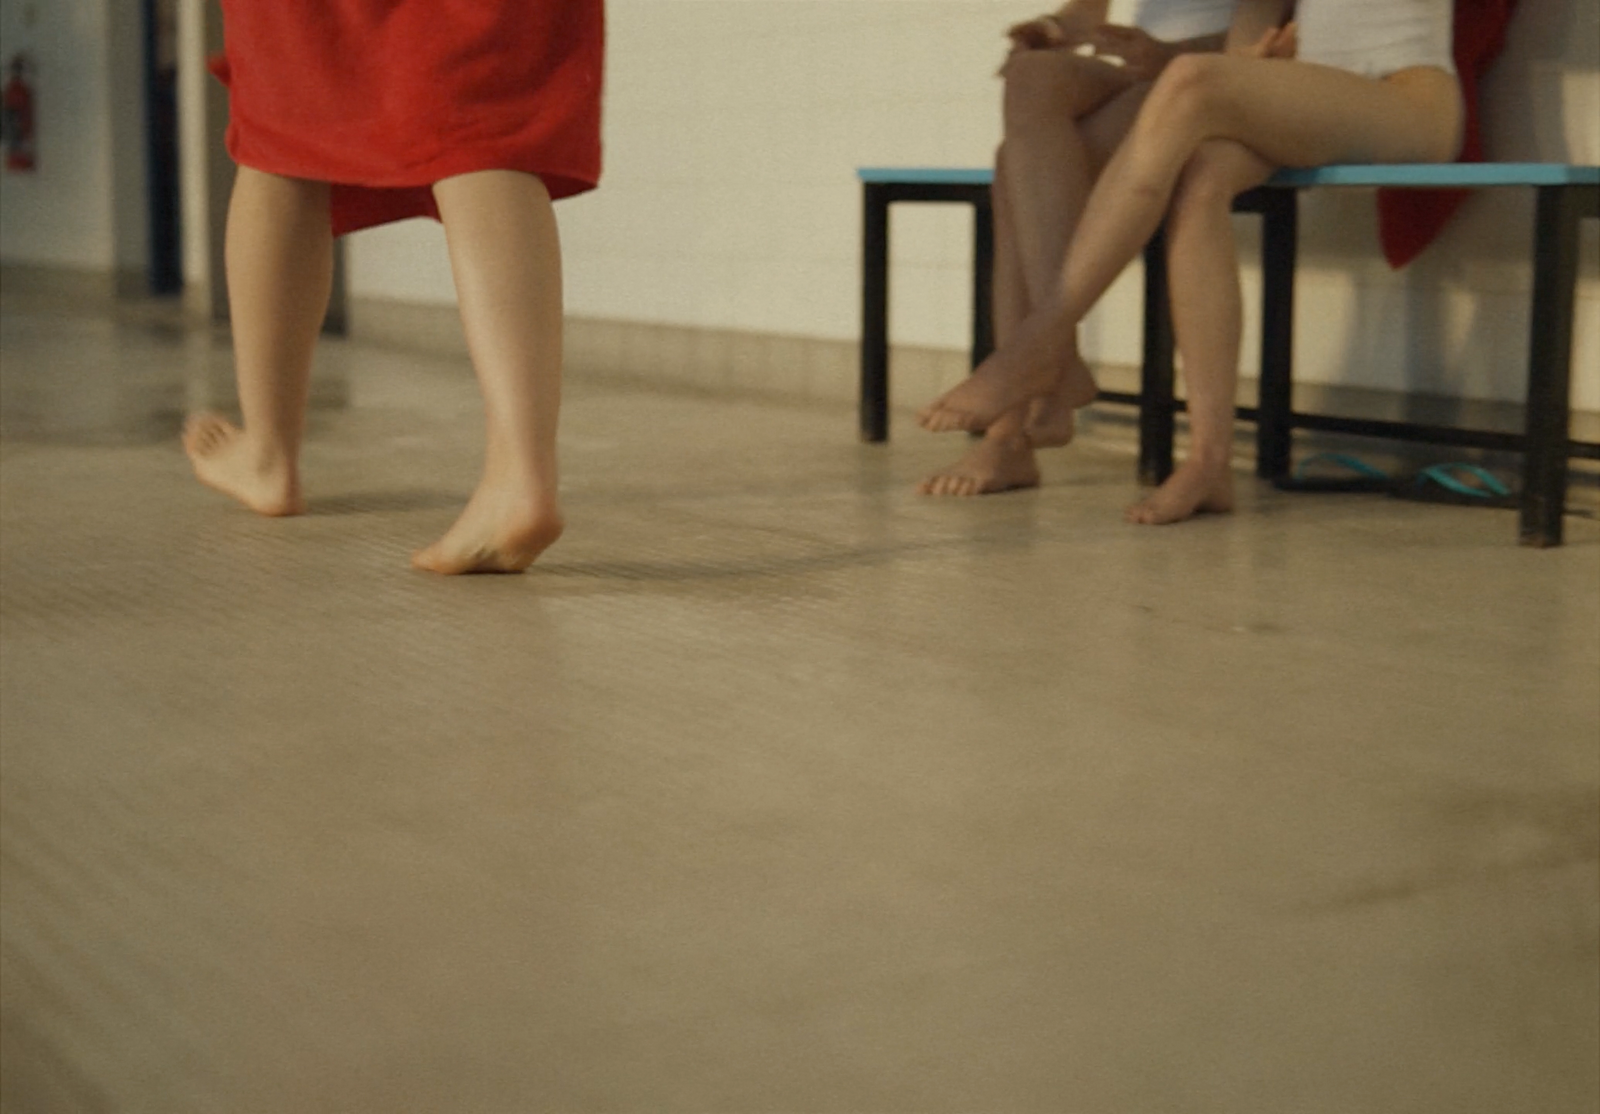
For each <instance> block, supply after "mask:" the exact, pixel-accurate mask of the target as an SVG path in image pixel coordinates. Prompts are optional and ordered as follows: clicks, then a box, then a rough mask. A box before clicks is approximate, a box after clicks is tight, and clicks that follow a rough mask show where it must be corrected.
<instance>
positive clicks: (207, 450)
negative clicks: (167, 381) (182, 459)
mask: <svg viewBox="0 0 1600 1114" xmlns="http://www.w3.org/2000/svg"><path fill="white" fill-rule="evenodd" d="M183 451H184V452H186V453H187V454H189V463H190V464H191V465H193V466H194V474H195V475H196V476H198V477H199V479H200V482H201V483H203V484H205V485H206V486H207V487H209V488H212V489H213V490H216V491H220V492H222V494H224V495H230V496H232V497H233V498H235V499H237V500H239V502H241V503H243V504H244V505H245V506H247V507H249V508H250V509H251V510H253V511H255V512H256V513H257V514H264V515H270V516H272V517H280V516H283V515H292V514H303V513H304V512H305V509H306V507H305V500H304V499H302V498H301V496H300V479H299V476H298V475H297V473H296V469H295V465H294V464H293V462H291V461H287V460H274V459H272V458H271V456H270V455H268V454H265V453H263V452H261V450H260V449H259V448H258V446H256V445H255V444H254V443H253V442H252V441H251V439H250V436H249V435H248V434H247V433H246V432H245V431H244V430H242V429H240V428H239V427H238V426H236V425H234V424H233V423H232V422H230V421H228V420H227V419H226V418H223V417H222V416H221V415H218V414H195V415H193V416H191V417H190V418H189V420H188V421H186V422H184V424H183Z"/></svg>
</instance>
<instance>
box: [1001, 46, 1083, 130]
mask: <svg viewBox="0 0 1600 1114" xmlns="http://www.w3.org/2000/svg"><path fill="white" fill-rule="evenodd" d="M1085 61H1087V60H1086V59H1084V58H1081V57H1079V56H1078V55H1076V54H1072V53H1070V52H1067V51H1060V50H1024V51H1019V52H1018V53H1016V54H1013V55H1012V56H1011V57H1010V58H1009V59H1007V61H1006V64H1005V68H1004V69H1003V70H1001V76H1002V77H1003V78H1004V80H1005V94H1004V97H1003V100H1002V104H1003V112H1004V117H1005V128H1006V133H1007V134H1008V135H1009V134H1013V133H1023V134H1026V133H1027V132H1029V131H1033V130H1037V129H1040V128H1049V129H1058V128H1063V127H1067V126H1070V125H1071V123H1072V121H1074V120H1075V119H1077V118H1078V117H1079V116H1081V115H1082V114H1083V113H1084V112H1086V111H1088V109H1089V108H1090V107H1092V106H1090V105H1088V104H1087V102H1088V101H1089V99H1090V98H1091V96H1092V94H1093V92H1094V90H1093V88H1092V86H1091V83H1090V81H1089V80H1088V76H1087V74H1086V73H1085V72H1084V66H1083V63H1084V62H1085Z"/></svg>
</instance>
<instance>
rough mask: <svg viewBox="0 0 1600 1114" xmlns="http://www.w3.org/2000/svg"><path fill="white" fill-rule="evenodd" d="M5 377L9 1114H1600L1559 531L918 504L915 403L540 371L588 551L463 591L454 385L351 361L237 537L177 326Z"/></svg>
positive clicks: (41, 334) (100, 329) (1310, 501)
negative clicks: (893, 413) (870, 414)
mask: <svg viewBox="0 0 1600 1114" xmlns="http://www.w3.org/2000/svg"><path fill="white" fill-rule="evenodd" d="M0 354H3V357H4V384H5V390H6V393H5V396H4V399H3V403H4V414H5V419H6V420H5V427H4V433H5V435H6V436H5V440H4V444H3V447H0V464H3V468H0V527H3V533H0V556H3V561H4V564H3V581H0V654H3V656H0V728H3V735H0V743H3V748H4V750H3V758H4V768H3V773H4V776H3V779H0V803H3V806H4V810H3V815H0V821H3V833H4V842H3V852H4V868H5V874H4V903H3V905H4V909H3V912H4V937H3V948H0V961H3V966H0V976H3V980H4V982H3V986H4V989H3V1007H4V1026H3V1036H4V1064H3V1069H4V1070H3V1072H0V1079H3V1104H4V1110H5V1112H6V1114H57V1112H62V1111H84V1112H90V1114H110V1112H116V1114H124V1112H127V1114H133V1112H138V1114H146V1112H149V1114H157V1112H159V1114H187V1112H191V1111H192V1112H205V1114H219V1112H220V1114H255V1112H261V1114H313V1112H319V1114H320V1112H328V1114H334V1112H339V1114H366V1112H374V1114H391V1112H399V1111H407V1112H410V1111H429V1112H435V1111H437V1112H447V1114H491V1112H492V1114H511V1112H523V1111H527V1112H563V1111H573V1112H577V1111H608V1112H609V1111H630V1112H634V1111H636V1112H640V1114H656V1112H667V1111H695V1112H718V1114H747V1112H748V1114H754V1112H757V1111H760V1112H774V1111H785V1112H819V1114H820V1112H837V1114H866V1112H888V1111H895V1112H929V1114H934V1112H973V1114H978V1112H982V1114H1013V1112H1018V1114H1020V1112H1024V1111H1027V1112H1034V1111H1038V1112H1071V1114H1124V1112H1125V1114H1154V1112H1157V1111H1163V1112H1164V1111H1183V1112H1216V1114H1254V1112H1262V1114H1278V1112H1284V1114H1289V1112H1292V1114H1364V1112H1372V1114H1397V1112H1401V1111H1405V1112H1416V1114H1434V1112H1438V1114H1505V1112H1510V1111H1519V1112H1520V1111H1530V1112H1532V1111H1537V1112H1540V1114H1580V1112H1584V1111H1593V1110H1594V1109H1595V1105H1596V1101H1597V1099H1600V1065H1597V1059H1596V1056H1597V1054H1596V1048H1597V1046H1600V1040H1597V1038H1600V1022H1597V1012H1600V965H1597V955H1596V943H1597V935H1600V895H1597V881H1600V880H1597V861H1600V847H1597V845H1600V832H1597V826H1600V796H1597V788H1600V755H1597V751H1600V681H1597V678H1600V523H1597V522H1596V520H1595V519H1594V518H1593V517H1585V516H1581V515H1580V516H1574V517H1572V518H1571V519H1569V521H1568V532H1569V539H1570V540H1569V544H1568V545H1567V546H1566V547H1564V548H1562V549H1559V550H1552V551H1544V552H1538V551H1532V550H1527V549H1521V548H1518V547H1517V546H1515V545H1514V544H1513V542H1512V538H1513V534H1514V528H1513V519H1512V517H1511V515H1510V514H1509V513H1508V512H1503V511H1491V510H1479V509H1456V508H1448V507H1433V506H1418V505H1414V504H1408V503H1401V502H1398V501H1393V500H1388V499H1383V498H1373V497H1307V496H1299V497H1290V496H1285V495H1281V494H1279V493H1276V492H1273V491H1270V490H1258V489H1257V488H1255V487H1254V486H1253V482H1252V481H1250V480H1248V479H1247V478H1244V477H1241V482H1242V483H1243V485H1244V489H1245V498H1244V507H1243V510H1242V513H1240V514H1238V515H1236V516H1234V517H1232V518H1229V519H1213V520H1209V521H1203V522H1197V523H1194V524H1191V525H1188V526H1184V527H1182V528H1175V529H1170V530H1140V529H1134V528H1129V527H1126V526H1124V525H1123V524H1122V523H1121V521H1120V517H1119V508H1120V506H1121V505H1122V504H1123V503H1124V502H1125V501H1126V500H1127V499H1128V498H1129V497H1130V496H1131V494H1132V490H1131V485H1130V483H1129V476H1130V474H1131V471H1132V463H1131V460H1130V458H1129V456H1128V454H1127V449H1126V440H1127V437H1126V432H1125V430H1123V429H1121V428H1120V427H1118V426H1116V425H1115V424H1114V423H1110V422H1101V423H1098V424H1097V425H1096V428H1095V431H1094V432H1092V433H1091V434H1090V435H1088V436H1086V437H1085V438H1084V439H1083V440H1082V442H1081V443H1080V444H1079V445H1077V446H1074V447H1073V448H1071V449H1069V450H1066V451H1065V452H1063V453H1057V454H1056V455H1055V458H1054V459H1052V460H1051V461H1050V463H1049V465H1048V471H1047V477H1046V478H1047V485H1046V486H1045V487H1044V488H1043V489H1042V490H1040V491H1037V492H1031V493H1024V494H1019V495H1012V496H1006V497H1001V498H993V499H985V500H979V501H972V502H937V501H931V500H924V499H919V498H918V497H916V496H915V495H913V494H912V493H911V490H910V489H911V485H912V483H913V481H914V480H915V479H916V478H917V477H918V476H919V475H921V474H922V473H923V472H924V471H926V470H927V469H928V468H930V467H932V466H933V465H935V464H937V463H940V462H941V461H943V460H944V459H945V458H946V457H947V456H948V455H950V454H951V452H952V451H953V446H958V445H959V442H952V441H951V440H949V439H941V438H935V437H932V436H928V435H923V434H919V433H916V432H915V431H912V430H911V429H910V428H909V423H905V422H903V421H902V422H901V423H900V426H899V428H898V429H897V432H896V438H897V439H896V441H895V443H893V444H891V445H889V446H880V447H869V446H862V445H859V444H857V443H856V442H855V440H854V431H853V415H852V414H851V413H850V411H849V410H848V409H847V408H832V407H815V408H810V409H803V408H793V407H787V408H786V407H780V406H776V405H769V404H763V403H760V402H755V401H751V400H749V399H739V400H729V399H724V398H718V397H716V396H714V395H712V396H706V395H702V396H691V395H684V394H678V395H673V394H665V393H648V392H644V391H641V390H639V389H637V388H631V387H630V388H620V387H613V386H607V385H605V384H600V383H589V382H582V381H579V382H574V383H573V384H571V389H570V391H569V399H568V405H567V409H566V412H565V417H564V424H563V437H564V467H565V474H566V476H567V485H568V486H567V502H568V511H569V515H570V528H569V533H568V535H567V537H566V538H565V539H564V540H563V541H562V542H561V543H560V545H559V546H557V547H556V548H555V549H554V550H552V551H551V552H550V553H549V554H548V555H547V557H546V558H545V560H544V561H543V562H542V563H541V564H540V565H539V566H537V567H536V568H535V569H534V570H532V571H531V572H530V573H529V574H528V575H526V576H523V577H515V578H494V579H472V580H464V581H447V580H442V579H436V578H432V577H429V576H426V575H424V574H419V573H413V572H411V571H409V570H408V569H407V568H406V567H405V557H406V554H407V552H408V550H409V549H410V548H411V547H413V546H416V545H420V544H422V543H424V542H426V541H427V540H429V539H430V538H431V537H432V536H434V535H435V534H437V533H438V532H439V531H441V530H442V529H443V528H444V527H445V526H446V525H447V524H448V523H449V521H450V520H451V518H452V517H453V515H454V513H455V510H456V507H457V505H458V502H459V500H460V499H461V498H462V497H463V495H464V494H465V492H466V491H467V490H468V488H469V487H470V484H471V482H472V479H473V476H474V473H475V469H476V463H477V452H478V445H477V440H476V438H477V431H478V427H477V420H478V419H477V413H476V403H475V396H474V393H473V390H472V387H471V381H470V375H469V372H468V369H467V368H466V367H465V366H464V365H463V364H462V363H460V362H459V361H454V360H448V359H440V358H436V357H426V356H421V355H416V354H405V353H396V352H386V351H381V350H378V349H374V348H370V347H363V346H360V345H355V344H350V343H333V344H330V345H329V346H328V347H327V348H326V350H325V353H324V359H325V365H324V366H325V367H326V368H327V370H328V372H329V373H330V375H331V376H332V377H334V378H338V377H340V376H343V377H346V378H347V379H348V381H349V383H350V387H351V398H352V405H351V406H350V407H349V408H348V409H343V410H326V411H321V412H319V413H318V416H317V419H316V421H315V423H314V428H313V434H312V438H311V442H310V445H309V446H308V449H307V459H306V470H307V477H308V482H309V484H310V494H311V497H312V513H310V514H309V515H307V516H305V517H304V518H300V519H295V520H285V521H266V520H258V519H254V518H252V517H250V516H249V515H247V514H246V513H244V512H242V511H239V510H236V509H235V508H233V507H232V506H229V505H227V504H226V503H225V502H224V501H223V500H222V499H221V498H220V497H217V496H214V495H213V494H211V493H210V492H208V491H205V490H203V489H202V488H200V487H199V486H198V485H196V484H195V483H194V482H193V481H192V480H191V479H190V477H189V476H188V475H187V470H186V467H185V464H184V462H183V460H182V458H181V456H180V455H179V453H178V452H177V449H176V446H175V443H174V441H173V439H172V436H171V431H172V428H173V421H174V415H175V414H176V412H177V410H178V409H180V408H181V407H182V405H184V400H186V399H195V398H203V397H206V396H208V395H210V394H213V393H215V386H216V383H217V382H218V381H220V380H225V377H226V373H227V360H226V354H225V351H224V350H222V349H221V348H219V347H218V346H217V345H216V343H215V341H214V340H213V339H212V338H211V337H209V336H208V335H207V334H205V333H192V332H187V331H185V330H184V329H182V328H181V327H178V326H177V325H176V324H175V323H173V322H171V321H169V320H166V319H165V318H164V317H163V316H162V315H161V314H159V313H155V314H139V313H123V314H122V315H121V316H120V317H114V316H111V315H108V314H106V313H104V312H102V311H100V310H96V309H94V308H93V307H88V308H83V307H79V308H76V309H73V308H70V307H62V306H59V305H53V304H44V303H35V302H30V303H27V304H23V305H19V304H18V303H17V301H16V300H15V299H13V300H12V302H11V303H10V304H9V308H8V309H7V311H6V312H5V313H4V314H3V315H0ZM1578 495H1579V498H1580V500H1584V499H1586V500H1589V501H1590V503H1589V504H1586V505H1585V508H1584V509H1589V510H1592V497H1593V492H1592V490H1589V489H1586V490H1583V491H1580V492H1579V493H1578Z"/></svg>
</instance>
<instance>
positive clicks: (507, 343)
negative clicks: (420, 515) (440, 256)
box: [412, 170, 563, 573]
mask: <svg viewBox="0 0 1600 1114" xmlns="http://www.w3.org/2000/svg"><path fill="white" fill-rule="evenodd" d="M433 193H434V197H435V198H436V199H437V200H438V202H439V213H440V216H441V217H442V218H443V220H444V227H445V235H446V238H447V239H448V241H449V245H450V266H451V271H452V273H453V274H454V276H455V283H456V295H457V298H458V300H459V302H460V304H461V322H462V325H463V326H464V328H465V329H466V335H467V348H468V350H469V351H470V352H471V354H472V365H473V368H474V370H475V371H476V373H477V377H478V386H479V389H480V390H481V391H482V392H483V402H484V413H485V418H486V423H487V434H486V445H485V453H484V468H483V476H482V478H481V479H480V480H479V483H478V488H477V490H476V491H474V492H473V494H472V498H471V499H470V500H469V501H468V502H467V506H466V509H465V510H464V511H462V512H461V517H460V518H459V519H457V520H456V523H455V525H454V526H452V527H451V528H450V529H449V531H448V532H447V533H446V534H445V535H444V537H442V538H440V539H439V540H438V541H437V542H435V543H434V544H433V545H431V546H429V547H428V548H427V549H424V550H422V551H421V552H419V553H417V554H416V555H415V556H414V557H413V558H412V564H414V565H416V566H417V567H418V568H421V569H427V570H429V571H431V572H439V573H468V572H520V571H522V569H524V568H526V567H527V566H528V565H529V563H531V562H532V561H533V560H534V558H536V557H538V555H539V554H540V553H541V552H543V551H544V550H545V549H546V548H547V547H548V546H549V545H551V543H553V542H554V541H555V540H556V539H557V538H558V537H560V535H561V530H562V525H563V523H562V517H561V507H560V501H559V498H558V495H557V482H558V477H557V473H556V422H557V417H558V414H559V411H560V406H561V253H560V245H559V241H558V238H557V232H556V222H555V212H554V210H553V209H552V208H551V205H550V195H549V193H548V192H547V191H546V190H545V188H544V183H542V182H541V181H539V179H538V178H536V177H534V176H533V175H531V174H522V173H518V172H516V171H510V170H488V171H480V172H477V173H473V174H463V175H459V176H457V177H454V178H446V179H445V180H443V181H441V182H439V183H437V184H436V185H435V186H434V187H433Z"/></svg>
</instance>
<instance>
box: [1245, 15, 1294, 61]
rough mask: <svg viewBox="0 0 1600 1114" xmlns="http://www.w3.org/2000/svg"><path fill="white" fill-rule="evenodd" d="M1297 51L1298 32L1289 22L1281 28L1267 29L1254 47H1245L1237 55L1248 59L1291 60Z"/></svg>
mask: <svg viewBox="0 0 1600 1114" xmlns="http://www.w3.org/2000/svg"><path fill="white" fill-rule="evenodd" d="M1299 50H1300V32H1299V29H1298V28H1297V27H1296V26H1295V25H1294V23H1292V22H1290V23H1285V24H1284V25H1283V26H1282V27H1270V28H1268V29H1267V31H1266V33H1265V34H1263V35H1262V36H1261V38H1260V39H1259V40H1257V41H1256V43H1255V45H1253V46H1248V47H1245V48H1244V49H1242V50H1240V51H1239V53H1240V54H1243V55H1245V56H1246V57H1248V58H1293V57H1294V56H1295V55H1296V54H1297V53H1299Z"/></svg>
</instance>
